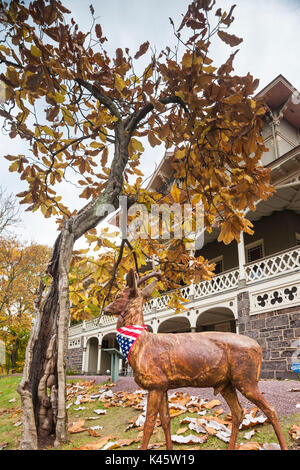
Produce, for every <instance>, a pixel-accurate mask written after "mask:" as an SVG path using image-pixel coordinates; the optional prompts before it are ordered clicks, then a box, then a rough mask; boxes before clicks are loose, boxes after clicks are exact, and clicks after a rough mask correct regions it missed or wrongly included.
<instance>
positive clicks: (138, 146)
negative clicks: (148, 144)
mask: <svg viewBox="0 0 300 470" xmlns="http://www.w3.org/2000/svg"><path fill="white" fill-rule="evenodd" d="M130 145H131V148H132V150H133V153H135V152H144V150H145V149H144V147H143V145H142V143H141V142H140V141H139V140H137V139H134V138H132V139H131V141H130Z"/></svg>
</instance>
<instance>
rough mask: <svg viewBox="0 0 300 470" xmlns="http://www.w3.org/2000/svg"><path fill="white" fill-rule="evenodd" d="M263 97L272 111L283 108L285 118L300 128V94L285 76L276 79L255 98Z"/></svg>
mask: <svg viewBox="0 0 300 470" xmlns="http://www.w3.org/2000/svg"><path fill="white" fill-rule="evenodd" d="M261 97H264V98H265V101H266V103H267V105H268V106H269V107H270V108H271V109H272V110H275V109H276V110H278V109H280V108H281V113H282V115H283V117H284V118H285V119H286V120H287V121H288V122H289V123H290V124H292V126H294V127H296V128H300V93H299V91H298V90H297V89H296V88H295V87H294V86H293V85H292V84H291V83H290V82H289V81H288V80H287V79H286V78H285V77H284V76H283V75H278V76H277V77H276V78H274V80H272V81H271V82H270V83H269V84H268V85H267V86H265V87H264V88H263V89H262V90H261V91H260V92H258V93H257V95H256V96H255V97H254V98H261Z"/></svg>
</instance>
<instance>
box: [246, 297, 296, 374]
mask: <svg viewBox="0 0 300 470" xmlns="http://www.w3.org/2000/svg"><path fill="white" fill-rule="evenodd" d="M249 311H250V302H249V294H248V292H242V293H240V294H238V329H239V333H240V334H242V335H246V336H250V337H251V338H253V339H255V340H256V341H257V342H258V343H259V344H260V346H261V347H262V351H263V360H262V369H261V378H264V379H295V377H296V376H295V373H294V372H293V371H291V365H292V363H293V362H298V361H299V360H300V359H299V355H298V357H297V350H299V349H300V306H296V307H290V308H285V309H281V310H274V311H272V312H263V313H260V314H257V315H249ZM297 340H298V342H297ZM297 343H298V344H297ZM292 356H293V357H292Z"/></svg>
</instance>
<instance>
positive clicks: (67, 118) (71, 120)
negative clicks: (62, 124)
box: [61, 108, 75, 126]
mask: <svg viewBox="0 0 300 470" xmlns="http://www.w3.org/2000/svg"><path fill="white" fill-rule="evenodd" d="M61 110H62V113H63V117H64V120H65V121H66V123H67V124H69V125H70V126H74V124H75V120H74V118H73V116H72V114H71V112H70V111H69V110H68V109H66V108H61Z"/></svg>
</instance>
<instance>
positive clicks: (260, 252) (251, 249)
mask: <svg viewBox="0 0 300 470" xmlns="http://www.w3.org/2000/svg"><path fill="white" fill-rule="evenodd" d="M245 251H246V263H252V262H254V261H256V260H259V259H261V258H263V257H264V256H265V250H264V241H263V240H257V241H256V242H253V243H249V245H246V246H245ZM264 267H265V264H264V262H261V263H255V264H254V265H252V266H251V271H250V279H251V280H259V279H260V278H261V277H262V276H263V273H264Z"/></svg>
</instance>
